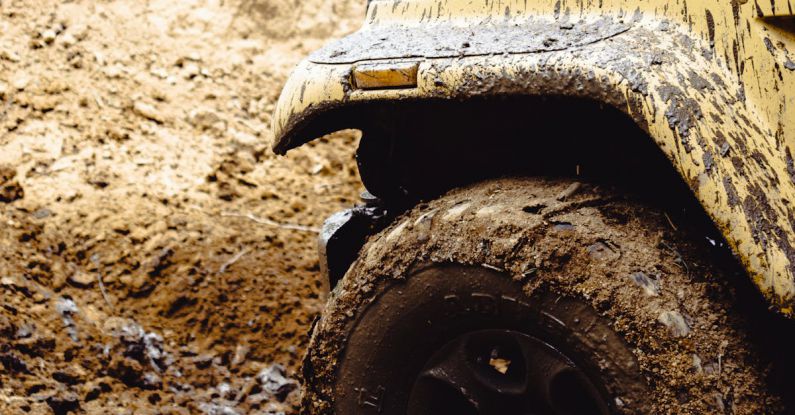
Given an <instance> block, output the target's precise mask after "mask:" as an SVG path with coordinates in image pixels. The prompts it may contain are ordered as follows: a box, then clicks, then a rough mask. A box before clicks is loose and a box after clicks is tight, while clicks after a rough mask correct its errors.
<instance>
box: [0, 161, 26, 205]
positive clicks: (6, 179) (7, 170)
mask: <svg viewBox="0 0 795 415" xmlns="http://www.w3.org/2000/svg"><path fill="white" fill-rule="evenodd" d="M16 175H17V172H16V170H14V169H13V168H11V167H10V166H5V165H0V203H11V202H13V201H15V200H19V199H22V198H23V197H24V196H25V191H24V190H22V186H20V185H19V182H17V181H16V180H15V177H16Z"/></svg>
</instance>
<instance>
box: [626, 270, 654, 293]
mask: <svg viewBox="0 0 795 415" xmlns="http://www.w3.org/2000/svg"><path fill="white" fill-rule="evenodd" d="M629 278H630V279H631V280H632V282H634V283H635V284H636V285H637V286H638V287H640V288H642V289H643V292H644V293H645V294H646V295H648V296H649V297H656V296H658V295H660V283H659V282H657V280H655V279H652V278H649V276H647V275H646V274H644V273H642V272H636V273H634V274H632V275H630V276H629Z"/></svg>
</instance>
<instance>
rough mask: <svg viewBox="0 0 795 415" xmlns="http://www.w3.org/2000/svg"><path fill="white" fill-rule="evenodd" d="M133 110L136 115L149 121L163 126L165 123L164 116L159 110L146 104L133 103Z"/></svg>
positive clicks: (140, 102)
mask: <svg viewBox="0 0 795 415" xmlns="http://www.w3.org/2000/svg"><path fill="white" fill-rule="evenodd" d="M132 109H133V112H134V113H136V114H138V115H140V116H141V117H144V118H146V119H148V120H152V121H155V122H157V123H160V124H162V123H163V122H164V121H165V119H164V118H163V115H162V114H161V113H160V111H158V110H157V108H155V107H154V106H152V105H149V104H147V103H145V102H142V101H136V102H135V103H133V107H132Z"/></svg>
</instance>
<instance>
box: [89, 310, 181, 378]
mask: <svg viewBox="0 0 795 415" xmlns="http://www.w3.org/2000/svg"><path fill="white" fill-rule="evenodd" d="M103 331H105V332H106V333H107V334H109V335H110V336H112V337H115V338H117V339H118V340H119V346H121V353H122V355H123V356H124V357H126V358H129V359H132V360H134V361H136V362H138V363H140V364H141V365H148V366H151V367H152V369H154V370H155V371H158V372H160V371H162V370H164V369H165V368H166V367H168V366H169V364H170V363H171V361H172V358H171V356H170V355H169V354H168V353H166V351H165V350H164V346H163V338H162V337H160V335H158V334H156V333H151V332H149V333H147V332H146V331H144V329H143V328H142V327H141V326H140V325H138V323H136V322H135V321H133V320H130V319H126V318H121V317H111V318H109V319H108V320H107V321H106V322H105V324H104V326H103Z"/></svg>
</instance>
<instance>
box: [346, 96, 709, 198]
mask: <svg viewBox="0 0 795 415" xmlns="http://www.w3.org/2000/svg"><path fill="white" fill-rule="evenodd" d="M367 113H368V114H367V115H366V118H367V119H368V126H367V127H363V128H362V134H363V135H362V140H361V143H360V147H359V151H358V153H357V158H358V162H359V168H360V172H361V175H362V180H363V182H364V184H365V186H366V187H367V188H368V190H369V191H370V192H371V193H373V194H375V195H376V196H378V197H381V198H382V199H384V200H385V201H386V202H387V204H389V205H393V206H395V207H398V208H399V209H402V208H407V207H410V206H412V205H414V204H416V203H417V202H418V201H420V200H428V199H431V198H435V197H437V196H439V195H441V194H443V193H444V192H446V191H448V190H450V189H452V188H454V187H458V186H462V185H466V184H469V183H473V182H476V181H480V180H485V179H490V178H495V177H503V176H549V177H580V178H581V179H582V180H583V181H589V182H597V183H606V184H610V185H614V186H619V187H621V188H625V189H626V190H627V191H628V192H631V193H632V194H635V195H637V196H640V197H642V198H650V199H653V200H652V201H653V202H655V203H656V204H662V205H663V206H662V207H664V208H675V209H680V208H685V207H689V208H695V209H697V210H701V207H700V205H699V204H698V202H697V201H696V199H695V197H694V195H693V194H692V192H691V191H690V189H689V188H688V186H687V183H685V182H684V180H683V179H682V177H681V176H680V175H679V174H678V172H677V171H676V170H675V168H674V167H673V165H672V164H671V163H670V161H669V160H668V159H667V157H666V156H665V154H664V153H663V151H662V150H661V149H660V148H659V147H658V145H657V143H656V142H655V141H654V140H653V139H652V138H651V137H650V136H649V135H648V134H647V133H646V132H645V131H644V129H643V128H642V127H640V126H638V125H637V124H636V123H635V121H634V120H632V119H631V118H630V117H629V116H628V115H626V114H625V113H623V112H621V111H619V110H617V109H615V108H614V107H612V106H609V105H605V104H602V103H599V102H597V101H592V100H585V99H580V98H570V97H557V96H530V97H527V96H511V97H485V98H477V99H471V100H467V101H461V102H450V101H441V100H439V101H416V102H405V101H404V102H394V103H389V104H384V105H380V106H378V107H370V108H367Z"/></svg>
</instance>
